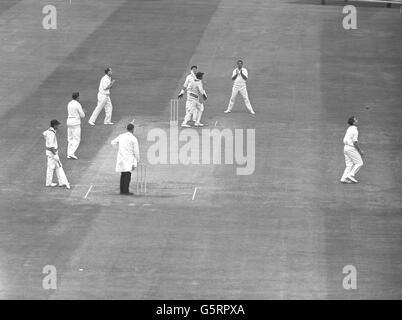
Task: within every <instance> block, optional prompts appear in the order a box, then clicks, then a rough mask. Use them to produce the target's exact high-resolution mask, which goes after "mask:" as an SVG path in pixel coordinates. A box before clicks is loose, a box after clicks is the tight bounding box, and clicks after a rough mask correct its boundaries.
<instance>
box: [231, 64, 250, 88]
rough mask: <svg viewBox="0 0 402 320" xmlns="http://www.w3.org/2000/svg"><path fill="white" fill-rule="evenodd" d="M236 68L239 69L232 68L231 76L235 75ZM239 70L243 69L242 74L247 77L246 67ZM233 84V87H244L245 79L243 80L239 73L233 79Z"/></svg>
mask: <svg viewBox="0 0 402 320" xmlns="http://www.w3.org/2000/svg"><path fill="white" fill-rule="evenodd" d="M237 70H239V69H238V68H236V69H234V70H233V73H232V78H233V77H234V76H235V75H236V73H237ZM241 70H242V71H243V74H244V75H245V76H246V77H247V79H248V71H247V69H246V68H241ZM233 85H234V86H235V87H245V86H246V80H244V79H243V77H242V76H241V75H240V74H239V75H238V76H237V78H236V79H235V80H234V83H233Z"/></svg>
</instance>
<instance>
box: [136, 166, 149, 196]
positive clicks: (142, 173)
mask: <svg viewBox="0 0 402 320" xmlns="http://www.w3.org/2000/svg"><path fill="white" fill-rule="evenodd" d="M140 193H147V166H146V165H145V164H143V163H140V164H138V166H137V194H140Z"/></svg>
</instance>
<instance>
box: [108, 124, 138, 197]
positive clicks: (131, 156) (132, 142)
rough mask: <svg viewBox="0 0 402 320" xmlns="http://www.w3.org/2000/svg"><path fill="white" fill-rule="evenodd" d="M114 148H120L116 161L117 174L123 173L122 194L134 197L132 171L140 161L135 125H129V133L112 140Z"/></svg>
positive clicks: (121, 177)
mask: <svg viewBox="0 0 402 320" xmlns="http://www.w3.org/2000/svg"><path fill="white" fill-rule="evenodd" d="M111 144H112V145H113V146H116V145H117V146H118V148H119V150H118V152H117V161H116V172H121V176H120V194H122V195H132V194H133V193H132V192H130V191H129V186H130V181H131V171H133V170H134V169H135V168H136V167H137V164H138V163H139V161H140V150H139V146H138V140H137V138H136V137H135V136H134V125H133V124H132V123H130V124H128V125H127V132H126V133H122V134H121V135H119V136H118V137H117V138H116V139H114V140H112V142H111Z"/></svg>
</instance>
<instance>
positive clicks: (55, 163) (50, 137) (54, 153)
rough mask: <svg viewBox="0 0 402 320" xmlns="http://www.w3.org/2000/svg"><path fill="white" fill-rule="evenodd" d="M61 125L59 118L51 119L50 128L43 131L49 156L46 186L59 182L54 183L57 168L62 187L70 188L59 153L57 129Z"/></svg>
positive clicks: (53, 185) (55, 184) (52, 185)
mask: <svg viewBox="0 0 402 320" xmlns="http://www.w3.org/2000/svg"><path fill="white" fill-rule="evenodd" d="M59 125H60V122H59V121H57V120H52V121H50V128H49V129H47V130H46V131H44V132H43V137H44V138H45V140H46V156H47V171H46V187H55V186H57V183H53V182H52V180H53V174H54V170H56V175H57V179H58V181H59V186H60V187H67V189H70V184H69V182H68V180H67V177H66V175H65V173H64V169H63V167H62V165H61V162H60V158H59V155H58V144H57V137H56V131H57V129H58V127H59Z"/></svg>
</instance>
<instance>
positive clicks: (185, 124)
mask: <svg viewBox="0 0 402 320" xmlns="http://www.w3.org/2000/svg"><path fill="white" fill-rule="evenodd" d="M181 127H182V128H191V126H190V125H188V124H187V123H182V124H181Z"/></svg>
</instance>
